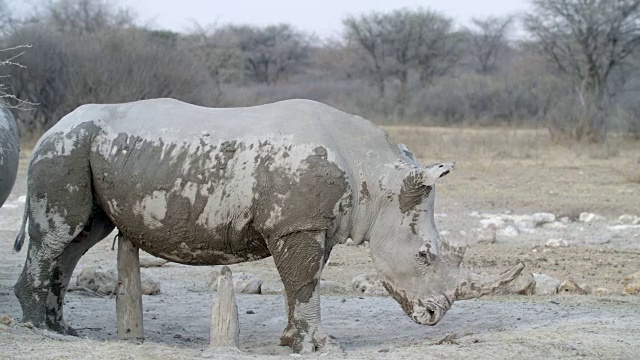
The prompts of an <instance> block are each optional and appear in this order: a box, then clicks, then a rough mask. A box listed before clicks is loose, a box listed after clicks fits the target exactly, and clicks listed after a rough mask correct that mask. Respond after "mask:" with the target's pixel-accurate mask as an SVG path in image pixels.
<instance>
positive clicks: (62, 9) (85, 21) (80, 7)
mask: <svg viewBox="0 0 640 360" xmlns="http://www.w3.org/2000/svg"><path fill="white" fill-rule="evenodd" d="M42 11H43V14H42V15H41V16H40V18H41V19H42V20H44V21H47V22H49V23H50V24H51V25H52V26H53V27H54V28H55V29H56V30H58V31H61V32H76V33H95V32H98V31H104V30H108V29H123V28H125V27H132V26H133V24H134V21H135V15H134V14H133V12H132V11H131V10H129V9H125V8H116V7H115V6H113V4H112V3H111V2H109V1H108V0H49V1H48V2H47V3H46V5H45V6H44V9H43V10H42Z"/></svg>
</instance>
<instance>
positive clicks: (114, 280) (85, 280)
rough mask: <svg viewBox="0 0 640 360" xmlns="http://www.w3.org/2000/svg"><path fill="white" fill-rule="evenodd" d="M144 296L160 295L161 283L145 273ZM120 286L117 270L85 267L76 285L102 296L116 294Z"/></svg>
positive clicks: (142, 275)
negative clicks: (117, 287)
mask: <svg viewBox="0 0 640 360" xmlns="http://www.w3.org/2000/svg"><path fill="white" fill-rule="evenodd" d="M140 280H141V285H142V288H141V290H142V294H144V295H157V294H159V293H160V282H159V281H158V280H156V279H154V278H153V277H151V276H149V275H146V274H144V273H142V274H140ZM117 284H118V271H117V270H116V269H107V270H105V269H103V268H102V267H100V266H90V267H85V268H84V269H82V271H81V272H80V275H78V278H77V279H76V285H77V286H81V287H84V288H86V289H88V290H91V291H94V292H96V293H98V294H101V295H111V294H113V293H115V289H116V285H117Z"/></svg>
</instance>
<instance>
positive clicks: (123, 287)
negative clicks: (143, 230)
mask: <svg viewBox="0 0 640 360" xmlns="http://www.w3.org/2000/svg"><path fill="white" fill-rule="evenodd" d="M141 289H142V285H141V282H140V258H139V256H138V248H137V247H136V246H134V245H133V244H132V243H131V242H129V241H128V240H127V239H125V238H124V237H123V236H122V235H118V287H117V288H116V323H117V329H118V339H121V340H143V339H144V328H143V325H142V290H141Z"/></svg>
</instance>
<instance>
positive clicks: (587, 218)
mask: <svg viewBox="0 0 640 360" xmlns="http://www.w3.org/2000/svg"><path fill="white" fill-rule="evenodd" d="M578 220H580V221H581V222H584V223H592V222H596V221H602V220H606V219H605V218H604V217H603V216H600V215H597V214H594V213H589V212H583V213H580V217H579V218H578Z"/></svg>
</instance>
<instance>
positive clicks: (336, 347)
mask: <svg viewBox="0 0 640 360" xmlns="http://www.w3.org/2000/svg"><path fill="white" fill-rule="evenodd" d="M296 340H298V339H296ZM292 348H293V351H294V352H296V353H300V354H309V353H313V352H321V353H331V354H342V353H344V350H343V349H342V346H340V343H338V341H337V340H336V339H335V338H334V337H333V336H329V335H324V334H323V335H315V336H314V337H313V339H310V338H309V337H308V336H305V337H304V338H303V339H300V340H298V341H297V342H294V344H293V346H292Z"/></svg>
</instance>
